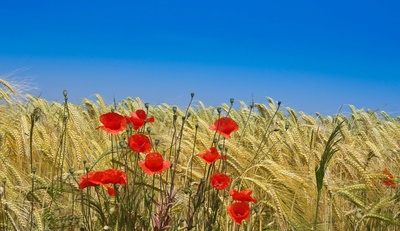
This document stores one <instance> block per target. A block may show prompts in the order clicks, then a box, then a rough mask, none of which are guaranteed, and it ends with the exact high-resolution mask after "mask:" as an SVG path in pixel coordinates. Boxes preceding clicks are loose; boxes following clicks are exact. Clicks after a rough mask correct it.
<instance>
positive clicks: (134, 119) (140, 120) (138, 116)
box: [127, 109, 154, 130]
mask: <svg viewBox="0 0 400 231" xmlns="http://www.w3.org/2000/svg"><path fill="white" fill-rule="evenodd" d="M127 119H128V121H129V122H130V123H132V124H133V129H135V130H138V129H139V128H141V127H142V126H143V125H144V122H154V117H153V116H152V117H149V118H147V115H146V112H145V111H144V110H142V109H139V110H136V111H135V112H132V113H131V116H130V117H127Z"/></svg>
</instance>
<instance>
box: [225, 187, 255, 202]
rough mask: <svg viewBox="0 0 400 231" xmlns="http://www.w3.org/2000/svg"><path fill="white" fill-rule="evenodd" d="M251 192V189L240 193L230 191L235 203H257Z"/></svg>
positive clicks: (233, 190)
mask: <svg viewBox="0 0 400 231" xmlns="http://www.w3.org/2000/svg"><path fill="white" fill-rule="evenodd" d="M252 192H253V191H251V190H250V189H245V190H242V191H240V192H238V191H236V190H235V189H232V190H231V191H229V194H230V195H231V196H232V199H233V200H235V201H242V202H245V201H246V202H249V201H251V202H254V203H257V199H255V198H254V197H252V196H251V193H252Z"/></svg>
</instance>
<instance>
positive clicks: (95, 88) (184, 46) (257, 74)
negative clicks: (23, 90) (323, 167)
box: [0, 0, 400, 115]
mask: <svg viewBox="0 0 400 231" xmlns="http://www.w3.org/2000/svg"><path fill="white" fill-rule="evenodd" d="M398 12H400V1H397V0H387V1H369V0H365V1H341V0H339V1H294V0H290V1H289V0H287V1H284V0H282V1H118V2H110V1H102V0H100V1H22V2H21V1H20V2H17V1H11V0H9V1H8V0H7V1H2V4H1V7H0V21H1V23H0V30H1V35H0V76H6V75H8V74H10V73H12V75H11V76H10V77H7V78H8V79H13V80H21V79H23V80H25V81H28V82H29V83H30V85H31V86H33V87H34V88H35V89H32V90H30V91H29V92H28V93H30V94H33V95H35V96H39V95H40V97H43V98H46V99H48V100H50V101H53V100H54V101H59V102H62V101H63V96H62V91H63V90H64V89H66V90H68V92H69V100H70V102H72V103H79V102H80V101H81V99H82V98H89V99H94V94H96V93H98V94H100V95H101V96H102V97H103V98H104V99H105V100H106V102H112V100H113V98H115V99H116V100H117V101H119V100H123V99H124V98H126V97H128V96H129V97H139V98H141V99H142V100H143V101H145V102H149V103H151V104H154V105H155V104H160V103H167V104H170V105H178V106H182V107H184V106H185V105H186V104H187V103H188V101H189V99H190V93H191V92H194V93H195V100H196V101H195V103H196V102H198V101H202V102H203V103H204V104H205V105H207V106H219V105H220V104H222V103H229V99H230V98H235V99H236V100H237V101H239V100H241V101H244V102H246V103H247V104H249V103H250V101H251V100H252V99H254V101H255V102H256V103H266V102H267V100H266V97H271V98H272V99H274V100H276V101H278V100H280V101H282V104H283V106H284V107H290V108H293V109H295V110H297V111H303V112H305V113H308V114H313V113H315V112H320V113H322V114H325V115H331V114H334V113H336V112H337V110H338V108H339V107H341V106H342V105H344V110H345V108H346V107H347V105H349V104H351V105H354V106H355V107H356V108H358V109H368V108H369V109H372V110H375V109H381V110H384V111H386V112H388V113H391V114H394V115H399V114H400V106H399V99H400V93H399V92H400V42H399V41H400V29H399V28H400V14H399V13H398ZM238 104H239V103H237V105H238Z"/></svg>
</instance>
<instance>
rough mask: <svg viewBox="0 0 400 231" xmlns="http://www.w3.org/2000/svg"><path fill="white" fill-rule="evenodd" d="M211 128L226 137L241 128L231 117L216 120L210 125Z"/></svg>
mask: <svg viewBox="0 0 400 231" xmlns="http://www.w3.org/2000/svg"><path fill="white" fill-rule="evenodd" d="M210 129H211V130H216V131H217V132H218V133H220V134H221V135H222V136H223V137H225V138H231V136H230V134H231V133H232V132H235V131H237V130H238V129H239V126H238V124H237V123H236V122H235V121H234V120H233V119H231V118H228V117H223V118H220V119H219V120H216V121H215V122H214V124H213V125H211V126H210Z"/></svg>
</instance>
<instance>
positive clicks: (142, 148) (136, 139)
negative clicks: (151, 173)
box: [128, 134, 153, 153]
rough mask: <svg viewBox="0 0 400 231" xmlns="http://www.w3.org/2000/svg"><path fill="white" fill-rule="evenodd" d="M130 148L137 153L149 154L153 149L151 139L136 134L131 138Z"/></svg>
mask: <svg viewBox="0 0 400 231" xmlns="http://www.w3.org/2000/svg"><path fill="white" fill-rule="evenodd" d="M128 146H129V147H130V148H131V149H132V150H133V151H136V152H142V153H148V152H150V151H151V149H152V148H153V147H152V145H151V143H150V139H149V138H148V137H147V136H146V135H143V134H134V135H132V136H130V137H129V140H128Z"/></svg>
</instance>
